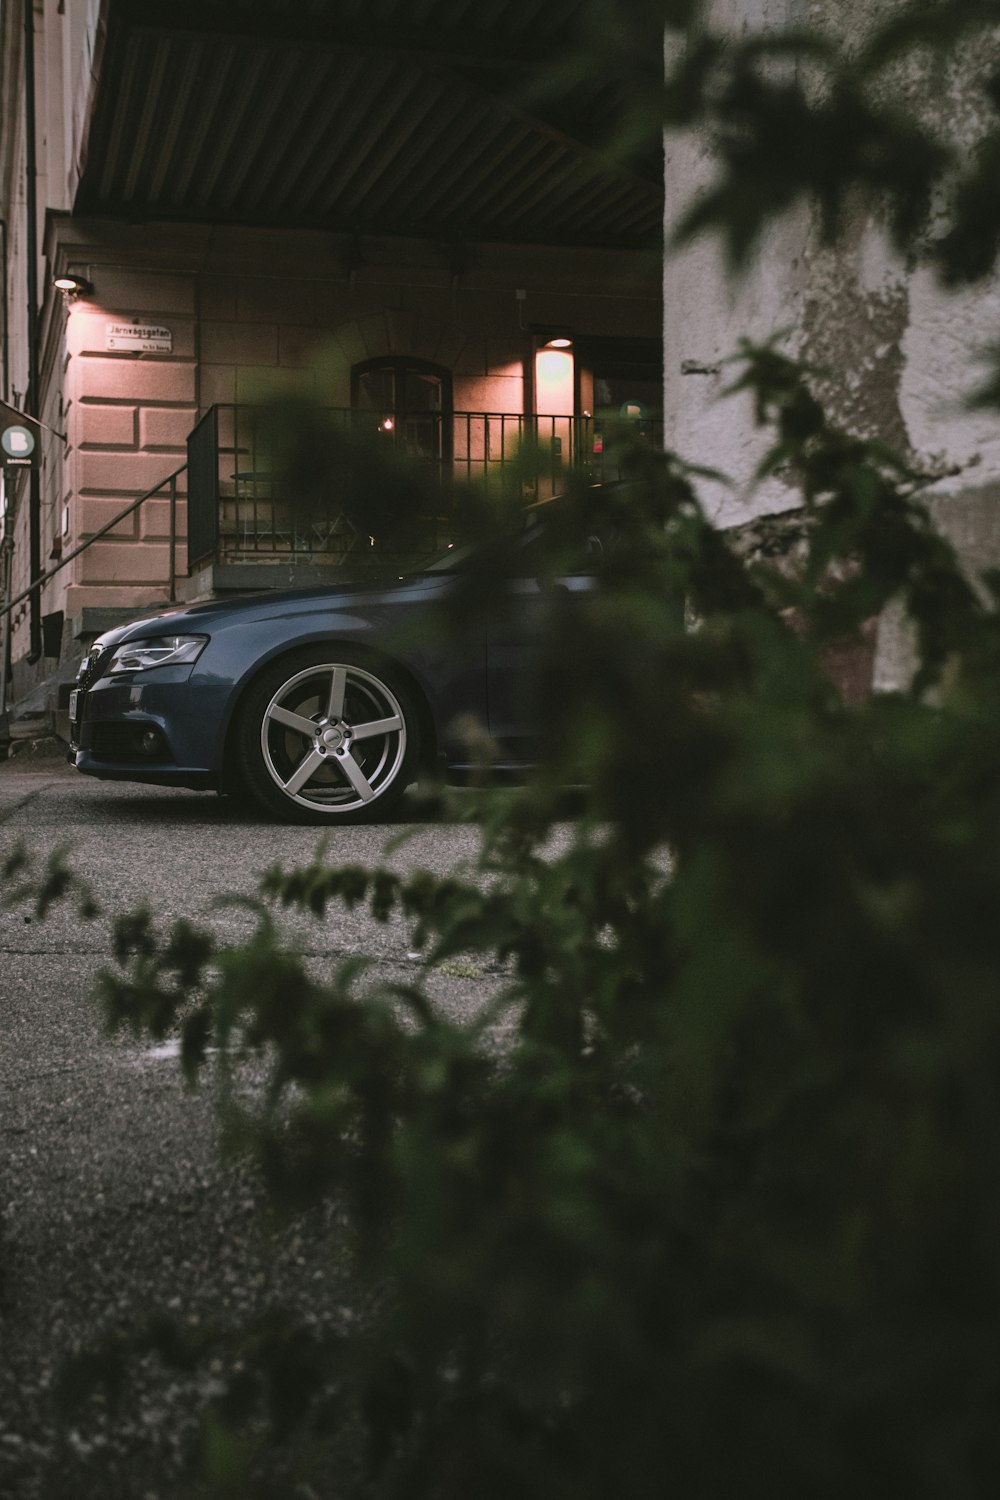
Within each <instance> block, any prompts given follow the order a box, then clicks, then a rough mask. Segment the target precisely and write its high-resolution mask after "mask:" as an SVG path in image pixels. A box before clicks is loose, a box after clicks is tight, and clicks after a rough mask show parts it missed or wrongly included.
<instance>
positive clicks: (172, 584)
mask: <svg viewBox="0 0 1000 1500" xmlns="http://www.w3.org/2000/svg"><path fill="white" fill-rule="evenodd" d="M186 468H187V464H181V466H180V468H179V469H175V470H174V472H173V473H172V474H167V475H166V477H165V478H163V479H161V480H160V482H159V484H154V486H153V488H152V489H151V490H147V491H146V493H145V494H144V495H140V496H139V498H138V499H137V500H133V501H131V503H130V504H128V505H127V506H126V507H125V509H124V510H123V511H119V513H118V515H116V516H112V518H111V520H110V521H106V522H105V523H104V525H103V526H102V527H100V529H99V530H98V531H95V532H93V533H92V534H91V535H90V536H88V538H87V540H86V541H85V542H81V543H80V545H79V546H78V547H74V548H73V551H72V552H67V554H66V556H65V557H61V558H60V559H59V561H58V562H57V563H56V565H55V567H54V568H49V570H48V572H47V573H43V574H42V575H41V577H40V578H36V579H34V580H33V581H32V582H31V583H29V584H28V587H27V588H26V589H23V590H22V592H21V593H20V594H18V595H17V596H16V597H15V598H13V599H11V600H10V602H9V603H8V604H4V605H3V606H0V620H2V619H3V618H4V617H5V616H6V615H9V614H10V612H11V610H14V609H16V608H17V606H18V605H19V604H23V603H24V601H25V599H28V598H30V597H31V595H32V594H33V593H34V592H35V590H36V589H41V588H44V587H45V585H46V584H47V583H48V581H49V579H50V578H54V577H55V576H56V574H57V573H59V572H61V571H62V569H63V568H65V567H66V565H67V563H71V562H72V561H73V559H74V558H77V557H79V556H80V554H81V553H82V552H86V550H87V548H88V547H92V546H93V544H94V543H95V542H98V541H100V539H101V537H102V536H106V535H107V534H108V532H109V531H112V530H113V529H114V528H115V527H116V526H117V525H118V524H119V522H121V521H124V520H125V519H126V518H127V517H128V516H130V515H132V513H133V511H137V510H138V509H139V506H140V505H143V504H145V502H146V501H147V500H151V499H152V497H153V496H154V495H155V494H157V493H158V492H159V491H160V490H162V489H163V486H164V485H166V484H169V485H170V577H169V580H168V588H169V590H170V602H171V603H173V599H174V593H175V590H176V584H177V568H176V555H177V554H176V548H177V525H176V515H177V480H178V479H179V478H180V476H181V475H182V474H183V473H184V471H185V470H186Z"/></svg>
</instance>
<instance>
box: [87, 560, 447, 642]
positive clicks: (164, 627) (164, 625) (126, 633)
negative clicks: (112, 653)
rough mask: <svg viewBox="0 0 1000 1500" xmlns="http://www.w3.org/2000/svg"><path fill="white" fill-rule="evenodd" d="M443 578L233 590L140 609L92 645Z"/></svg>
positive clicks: (427, 589) (361, 601) (363, 601)
mask: <svg viewBox="0 0 1000 1500" xmlns="http://www.w3.org/2000/svg"><path fill="white" fill-rule="evenodd" d="M442 583H443V577H442V576H441V575H437V576H435V575H433V574H414V575H412V576H410V577H407V578H399V577H395V578H390V577H387V578H379V579H377V580H375V579H364V580H358V581H356V582H354V583H350V582H343V583H337V584H322V585H313V586H311V587H309V588H299V589H280V590H267V591H266V592H260V593H255V594H238V595H236V596H235V597H234V598H232V599H207V600H204V601H203V602H201V603H198V604H184V605H177V606H174V607H172V608H170V609H164V610H159V611H157V613H156V614H150V615H142V616H140V617H138V618H136V619H135V620H130V621H128V623H127V624H125V625H116V626H115V627H114V629H112V630H106V631H105V632H104V634H103V635H101V636H99V637H98V639H97V640H96V641H95V642H94V646H95V648H101V649H103V648H105V647H107V646H117V645H119V644H120V643H121V642H122V641H129V640H139V639H143V638H146V637H149V636H159V635H200V634H211V631H212V627H213V625H215V624H217V623H221V622H224V621H231V620H232V619H233V618H234V616H239V615H242V616H244V617H245V618H246V619H248V620H251V619H256V618H266V617H268V616H270V615H273V614H275V613H280V612H282V611H283V610H296V611H297V610H301V609H306V610H308V609H309V607H310V606H315V607H316V608H317V609H324V610H328V609H338V608H340V607H345V608H346V607H351V606H354V607H357V606H359V605H368V606H370V605H372V604H378V603H379V602H380V601H382V600H385V601H388V600H390V599H394V598H398V596H399V595H400V594H412V595H414V596H418V595H420V594H424V593H437V592H439V590H440V587H441V584H442Z"/></svg>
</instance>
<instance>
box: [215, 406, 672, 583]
mask: <svg viewBox="0 0 1000 1500" xmlns="http://www.w3.org/2000/svg"><path fill="white" fill-rule="evenodd" d="M273 422H274V417H273V413H269V412H268V411H267V409H265V408H259V407H254V406H241V405H217V406H213V407H210V408H209V409H208V411H206V412H205V414H204V415H203V416H202V418H201V419H200V421H199V422H198V424H197V426H196V427H195V428H194V430H193V431H192V433H191V436H190V438H189V440H188V476H189V495H188V557H189V560H190V562H191V564H195V563H198V562H200V561H203V560H205V559H208V558H211V559H223V558H225V559H227V560H237V559H240V558H255V559H261V558H263V557H265V556H266V557H269V558H280V559H283V560H288V559H295V558H308V559H311V560H316V561H319V560H323V561H328V562H336V561H337V560H338V559H341V558H343V557H345V556H346V555H347V554H350V553H354V552H356V551H357V549H358V548H364V547H367V546H368V544H369V541H370V539H371V533H374V532H377V531H379V530H380V527H382V526H384V525H386V524H388V523H387V521H386V516H385V514H384V511H385V507H384V505H383V497H382V496H381V495H380V493H379V486H380V484H383V483H384V482H385V474H386V472H387V470H386V464H385V460H387V459H393V458H402V457H406V458H408V459H409V460H410V461H411V464H412V467H411V468H410V470H409V478H408V479H407V478H402V479H400V478H399V471H397V473H396V483H398V484H401V485H403V486H404V487H405V486H406V484H407V483H409V484H410V486H411V493H412V510H411V513H410V514H409V516H408V517H406V518H405V519H406V520H407V521H408V522H409V523H410V530H411V532H412V531H414V530H416V531H419V532H420V537H421V545H422V546H423V547H424V548H425V550H428V551H431V550H433V549H434V548H435V547H437V546H439V545H440V544H441V542H442V540H443V539H445V540H446V539H450V530H451V527H452V523H453V520H454V518H455V515H456V512H457V510H458V509H459V508H460V506H461V504H462V500H463V495H464V494H467V493H468V492H469V491H470V490H475V489H481V488H483V487H485V486H487V485H489V484H493V483H497V482H500V483H502V482H503V480H504V477H505V476H507V477H514V479H515V482H516V483H517V484H518V485H519V487H520V489H521V490H522V492H523V493H524V496H525V498H526V499H533V498H541V497H542V496H543V495H551V494H556V493H558V492H559V490H560V488H561V487H563V486H564V485H565V482H566V474H567V470H568V469H570V468H573V469H578V470H579V469H581V468H582V469H583V470H584V471H585V472H587V473H588V474H590V475H591V476H592V477H593V479H594V481H595V482H598V481H601V480H604V481H606V480H610V479H616V478H619V477H620V475H621V470H620V463H619V454H620V453H621V447H620V445H619V444H618V443H617V442H616V433H617V432H619V431H620V429H621V421H620V419H614V420H612V419H605V418H602V417H599V416H598V417H593V416H588V417H560V416H535V415H531V416H524V415H519V414H511V413H507V412H454V413H450V414H444V413H439V412H438V413H435V412H428V411H426V410H421V411H419V412H412V413H410V412H405V411H404V412H398V411H397V412H394V413H392V414H391V416H390V417H380V416H379V415H378V414H377V413H373V412H364V411H357V410H354V409H349V408H344V407H339V408H326V409H324V410H323V411H322V413H321V414H320V421H319V423H318V424H317V426H316V427H315V428H311V429H310V437H311V438H312V440H313V441H314V442H315V444H316V455H317V456H316V461H315V463H314V464H313V466H312V468H311V469H310V471H309V473H308V474H307V475H306V476H305V479H304V482H300V483H299V484H298V485H296V482H295V481H294V480H292V479H289V478H288V477H286V476H285V475H283V474H282V473H281V472H280V465H276V464H275V461H274V458H273V448H274V427H273ZM632 431H633V432H638V433H640V434H641V435H642V436H643V437H645V438H646V439H647V440H648V441H649V442H650V443H651V444H652V445H654V446H658V445H659V444H660V442H661V439H662V431H661V426H660V424H659V422H658V421H653V420H650V419H643V420H642V421H641V422H637V423H635V424H633V427H632ZM528 447H530V450H531V458H530V460H529V461H528V462H524V457H523V455H524V452H525V449H526V448H528ZM324 453H325V454H326V458H325V460H324V457H323V455H324ZM319 470H322V473H321V474H319V473H318V471H319ZM293 491H294V492H293ZM304 491H308V492H309V493H308V494H305V493H304ZM397 500H398V497H397ZM400 519H401V516H400V514H399V508H398V504H397V514H396V521H397V523H398V522H399V521H400ZM380 544H381V543H380Z"/></svg>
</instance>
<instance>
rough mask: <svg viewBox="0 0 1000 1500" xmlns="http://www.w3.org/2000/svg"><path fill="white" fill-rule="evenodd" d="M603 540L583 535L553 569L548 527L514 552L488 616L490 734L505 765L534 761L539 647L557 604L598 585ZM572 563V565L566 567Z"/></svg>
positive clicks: (537, 730) (563, 604) (575, 599)
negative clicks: (499, 595)
mask: <svg viewBox="0 0 1000 1500" xmlns="http://www.w3.org/2000/svg"><path fill="white" fill-rule="evenodd" d="M601 554H602V544H601V541H600V539H599V538H598V537H597V536H596V535H595V536H590V537H586V538H583V539H582V540H581V542H580V545H579V547H578V548H575V549H574V552H573V554H571V555H570V557H569V558H566V559H564V566H563V567H561V568H559V569H558V570H557V571H556V572H554V573H553V572H551V571H550V569H551V557H550V555H549V554H548V552H547V549H546V535H545V529H544V528H538V529H537V533H536V534H530V533H529V534H528V535H526V537H525V538H524V539H523V542H522V545H520V546H518V547H516V548H514V549H513V550H512V554H511V562H510V571H509V576H508V578H507V580H506V583H505V587H504V597H503V600H502V602H501V603H500V604H499V605H498V606H497V608H496V610H495V611H494V612H493V613H492V614H491V616H490V618H489V619H488V620H487V627H486V678H487V694H488V702H489V729H490V735H491V737H492V738H493V740H494V741H495V743H496V744H497V745H498V746H499V747H500V751H501V763H503V762H504V761H507V760H509V761H511V762H512V763H529V764H530V763H531V762H533V761H535V760H536V759H537V757H538V753H539V748H540V742H541V725H540V718H541V713H540V706H539V693H538V678H537V672H538V663H539V646H540V642H541V639H542V632H543V630H544V628H545V622H546V618H547V617H548V616H549V615H550V614H551V612H552V609H553V607H554V606H555V605H557V604H558V605H559V606H560V607H566V606H567V605H568V606H569V607H570V608H571V609H572V608H575V607H577V603H578V601H580V600H582V599H583V598H584V597H585V596H586V595H587V594H588V593H589V592H590V591H591V590H592V589H594V588H596V587H597V586H598V581H599V571H600V568H599V564H600V558H601ZM567 564H568V565H567Z"/></svg>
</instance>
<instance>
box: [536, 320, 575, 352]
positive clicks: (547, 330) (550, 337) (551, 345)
mask: <svg viewBox="0 0 1000 1500" xmlns="http://www.w3.org/2000/svg"><path fill="white" fill-rule="evenodd" d="M531 331H532V333H533V334H534V335H535V340H536V347H537V348H539V349H572V347H573V332H572V330H571V329H569V328H566V327H565V326H560V325H558V324H555V323H532V325H531Z"/></svg>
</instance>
